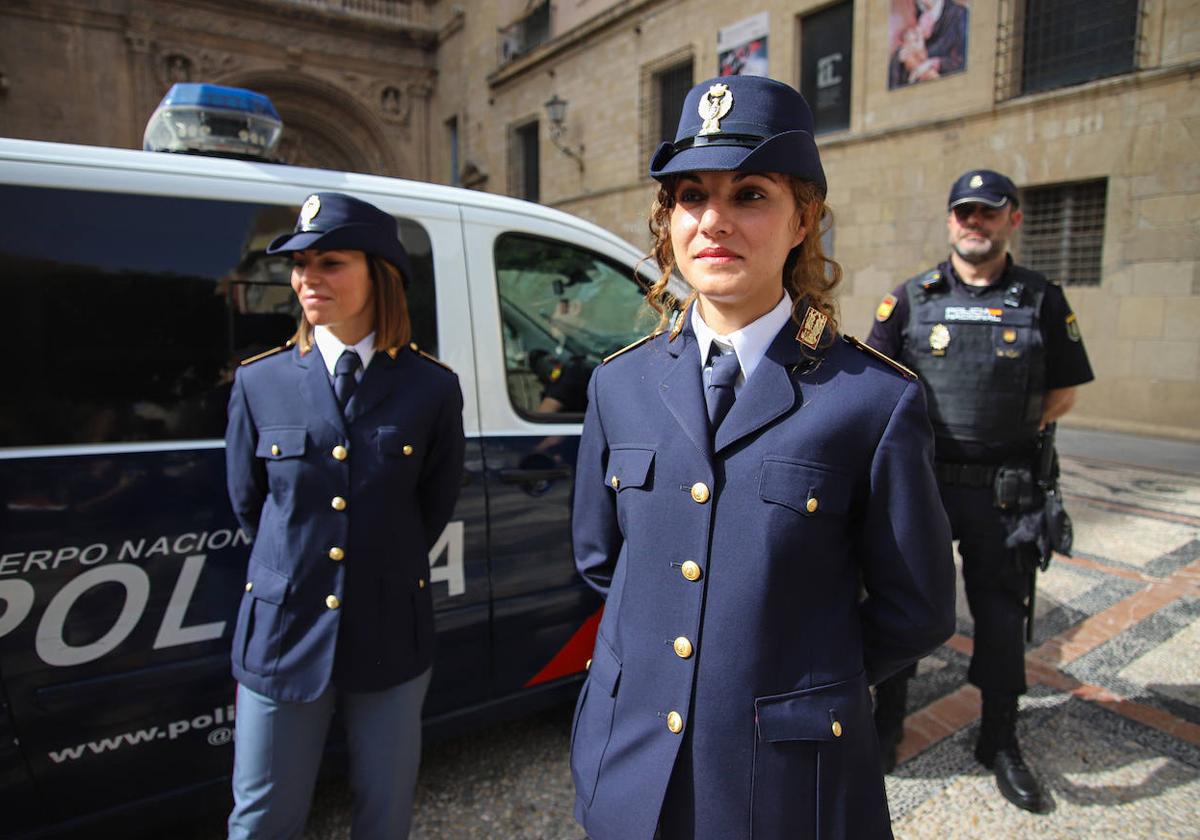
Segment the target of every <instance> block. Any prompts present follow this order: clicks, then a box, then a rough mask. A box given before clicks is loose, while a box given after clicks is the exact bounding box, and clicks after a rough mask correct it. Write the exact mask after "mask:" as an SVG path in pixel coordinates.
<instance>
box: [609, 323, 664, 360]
mask: <svg viewBox="0 0 1200 840" xmlns="http://www.w3.org/2000/svg"><path fill="white" fill-rule="evenodd" d="M662 333H663V331H662V330H655V331H654V332H652V333H650V335H644V336H642V337H641V338H639V339H638V340H637V341H635V342H633V343H632V344H626V345H625V346H624V347H622V348H621V349H620V350H618V351H617V352H615V353H609V354H608V355H607V356H605V357H604V361H602V362H601V363H600V364H602V365H606V364H608V363H609V362H611V361H612V360H613V359H615V358H617V356H620V355H621V354H622V353H628V352H629V351H630V350H632V349H634V348H635V347H641V346H642V345H643V344H645V343H646V342H647V341H649V340H650V339H652V338H658V337H659V336H660V335H662Z"/></svg>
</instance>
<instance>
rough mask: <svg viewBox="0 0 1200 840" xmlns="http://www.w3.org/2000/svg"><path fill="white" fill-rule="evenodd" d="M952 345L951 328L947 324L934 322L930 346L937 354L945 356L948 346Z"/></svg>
mask: <svg viewBox="0 0 1200 840" xmlns="http://www.w3.org/2000/svg"><path fill="white" fill-rule="evenodd" d="M949 346H950V330H948V329H947V328H946V325H945V324H934V325H933V329H932V330H930V331H929V347H930V349H932V350H933V355H935V356H945V355H946V348H947V347H949Z"/></svg>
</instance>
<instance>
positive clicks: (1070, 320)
mask: <svg viewBox="0 0 1200 840" xmlns="http://www.w3.org/2000/svg"><path fill="white" fill-rule="evenodd" d="M1067 338H1069V339H1071V340H1072V341H1079V340H1080V339H1082V338H1083V335H1082V334H1081V333H1080V332H1079V319H1078V318H1076V317H1075V313H1074V312H1072V313H1071V314H1070V315H1068V316H1067Z"/></svg>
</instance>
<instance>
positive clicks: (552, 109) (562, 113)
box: [546, 93, 583, 172]
mask: <svg viewBox="0 0 1200 840" xmlns="http://www.w3.org/2000/svg"><path fill="white" fill-rule="evenodd" d="M546 116H547V117H548V118H549V120H550V142H551V143H553V144H554V148H556V149H558V150H559V151H560V152H562V153H563V154H564V155H566V156H567V157H569V158H571V160H573V161H575V163H576V164H577V165H578V166H579V171H580V172H582V171H583V144H582V143H580V144H579V149H578V151H576V150H575V149H572V148H571V147H570V146H567V145H565V144H564V143H563V142H562V137H563V134H565V133H566V130H567V127H566V120H567V100H565V99H559V98H558V94H557V93H556V94H554V96H552V97H550V98H549V99H548V100H546Z"/></svg>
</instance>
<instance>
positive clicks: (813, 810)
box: [751, 674, 886, 837]
mask: <svg viewBox="0 0 1200 840" xmlns="http://www.w3.org/2000/svg"><path fill="white" fill-rule="evenodd" d="M754 715H755V742H754V776H753V795H752V805H751V807H752V812H753V813H752V819H753V835H752V836H754V837H831V836H833V837H874V836H884V835H883V834H881V833H877V832H872V831H866V832H865V833H859V832H858V831H856V830H852V831H847V824H848V823H870V822H871V821H872V820H873V819H875V818H876V817H875V816H873V815H872V814H868V813H867V812H868V811H871V807H870V805H869V804H868V803H870V801H871V799H872V798H874V797H871V796H869V795H868V796H865V797H863V798H862V800H861V802H862V805H863V809H862V810H863V813H862V814H859V815H857V816H855V815H853V814H849V815H848V814H846V813H845V810H846V809H844V808H842V807H839V804H838V803H840V802H844V801H846V799H847V797H848V798H849V799H850V800H855V799H856V798H857V794H858V793H862V792H863V791H862V790H858V791H857V793H856V789H860V788H862V787H863V786H864V785H866V784H868V780H870V784H874V781H873V780H878V779H879V757H878V747H877V745H876V741H875V729H874V725H873V723H872V719H871V697H870V694H869V693H868V691H867V681H866V677H865V675H863V674H859V675H858V676H856V677H853V678H851V679H849V680H845V681H843V682H837V683H830V684H827V685H819V686H815V687H813V688H808V689H802V690H800V691H791V692H787V693H785V694H776V695H770V696H764V697H757V698H755V700H754ZM878 786H879V787H882V782H881V781H880V783H879V785H878ZM871 792H872V793H876V792H875V791H873V790H872V791H871ZM877 793H878V797H877V798H878V799H879V800H880V801H882V797H883V792H882V790H879V791H878V792H877ZM884 813H885V814H886V811H885V812H884ZM884 825H886V821H885V822H884Z"/></svg>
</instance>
